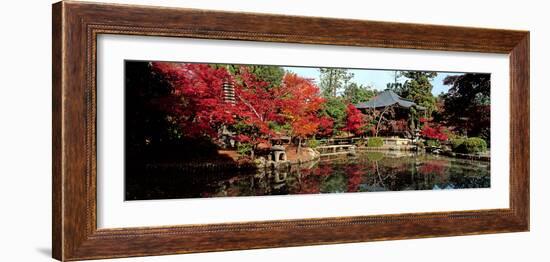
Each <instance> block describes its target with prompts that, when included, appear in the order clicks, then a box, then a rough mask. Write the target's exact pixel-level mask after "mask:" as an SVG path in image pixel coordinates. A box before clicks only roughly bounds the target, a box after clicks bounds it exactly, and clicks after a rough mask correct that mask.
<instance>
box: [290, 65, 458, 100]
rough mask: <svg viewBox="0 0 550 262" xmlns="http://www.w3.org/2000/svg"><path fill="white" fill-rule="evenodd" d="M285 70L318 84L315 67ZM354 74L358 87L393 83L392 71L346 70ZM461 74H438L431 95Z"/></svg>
mask: <svg viewBox="0 0 550 262" xmlns="http://www.w3.org/2000/svg"><path fill="white" fill-rule="evenodd" d="M283 68H284V69H285V70H287V71H290V72H293V73H296V74H297V75H299V76H301V77H305V78H311V79H313V80H314V81H315V83H317V84H319V69H318V68H315V67H283ZM348 71H349V72H351V73H353V74H354V77H353V78H352V80H351V81H352V82H355V83H357V84H359V85H361V84H362V85H365V86H371V87H372V88H374V89H376V90H384V89H386V84H387V83H393V82H394V73H395V71H394V70H372V69H348ZM461 74H462V73H446V72H438V73H437V77H435V78H434V79H433V80H432V85H433V89H432V94H433V95H434V96H438V95H439V94H440V93H441V92H444V93H446V92H447V91H448V90H449V88H450V86H446V85H443V79H445V77H447V76H449V75H461ZM405 80H406V79H405V78H404V77H401V78H400V82H405Z"/></svg>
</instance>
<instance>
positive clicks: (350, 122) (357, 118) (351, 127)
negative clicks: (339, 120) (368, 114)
mask: <svg viewBox="0 0 550 262" xmlns="http://www.w3.org/2000/svg"><path fill="white" fill-rule="evenodd" d="M364 118H365V116H364V115H363V113H361V111H359V109H357V108H356V107H355V106H354V105H352V104H349V105H348V107H347V110H346V126H345V127H344V130H345V131H348V132H350V133H353V134H354V135H358V136H360V135H363V134H364V133H365V120H364Z"/></svg>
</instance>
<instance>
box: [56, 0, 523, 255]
mask: <svg viewBox="0 0 550 262" xmlns="http://www.w3.org/2000/svg"><path fill="white" fill-rule="evenodd" d="M52 26H53V47H52V54H53V55H52V59H53V80H52V85H53V92H52V100H53V118H52V128H53V137H52V147H53V152H52V154H53V164H52V166H53V167H52V172H53V188H52V189H53V238H52V245H53V257H54V258H56V259H59V260H63V261H69V260H82V259H99V258H116V257H129V256H149V255H163V254H181V253H191V252H206V251H222V250H237V249H255V248H269V247H282V246H303V245H320V244H331V243H348V242H360V241H378V240H393V239H410V238H424V237H442V236H456V235H473V234H487V233H502V232H521V231H528V230H529V32H528V31H510V30H498V29H483V28H465V27H452V26H437V25H422V24H404V23H390V22H375V21H359V20H344V19H328V18H316V17H294V16H283V15H265V14H252V13H233V12H219V11H205V10H193V9H180V8H161V7H149V6H130V5H113V4H98V3H83V2H65V1H64V2H59V3H56V4H54V5H53V24H52ZM99 34H121V35H144V36H169V37H188V38H207V39H225V40H250V41H266V42H288V43H305V44H326V45H344V46H363V47H382V48H407V49H422V50H442V51H468V52H484V53H501V54H508V55H509V57H510V101H511V103H510V105H511V107H510V109H509V110H510V116H511V117H510V207H509V208H506V209H490V210H477V211H457V212H433V213H411V214H396V215H374V216H356V217H338V218H318V219H298V220H280V221H267V222H250V223H224V224H204V225H180V226H163V227H146V228H123V229H98V228H97V225H96V221H97V217H96V208H97V206H96V205H97V202H96V189H97V188H96V175H97V174H96V104H97V101H96V41H97V36H98V35H99Z"/></svg>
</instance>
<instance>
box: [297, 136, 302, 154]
mask: <svg viewBox="0 0 550 262" xmlns="http://www.w3.org/2000/svg"><path fill="white" fill-rule="evenodd" d="M301 152H302V138H298V148H297V149H296V153H298V154H300V153H301Z"/></svg>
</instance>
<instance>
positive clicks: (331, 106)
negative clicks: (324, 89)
mask: <svg viewBox="0 0 550 262" xmlns="http://www.w3.org/2000/svg"><path fill="white" fill-rule="evenodd" d="M346 110H347V105H346V101H345V100H344V98H342V97H329V98H327V99H326V102H325V104H324V106H323V109H322V112H321V115H324V116H328V117H330V118H331V119H332V121H333V123H334V126H333V133H334V134H338V132H340V130H342V128H343V127H344V126H345V124H346V123H345V121H346Z"/></svg>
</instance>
